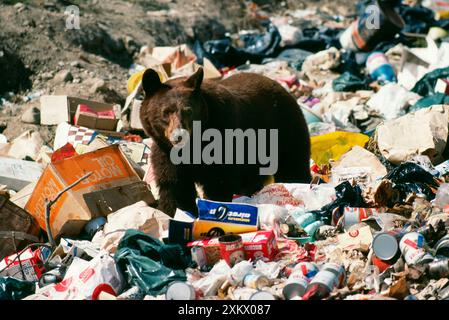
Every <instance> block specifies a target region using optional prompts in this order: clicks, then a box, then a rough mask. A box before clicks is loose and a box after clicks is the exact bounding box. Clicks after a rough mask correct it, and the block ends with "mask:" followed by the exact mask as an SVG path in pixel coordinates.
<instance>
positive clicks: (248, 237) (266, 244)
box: [187, 230, 278, 266]
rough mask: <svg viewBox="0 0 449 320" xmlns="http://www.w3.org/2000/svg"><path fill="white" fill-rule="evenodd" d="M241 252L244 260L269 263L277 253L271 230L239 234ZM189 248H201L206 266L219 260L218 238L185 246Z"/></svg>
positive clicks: (274, 238)
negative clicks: (259, 260) (243, 253)
mask: <svg viewBox="0 0 449 320" xmlns="http://www.w3.org/2000/svg"><path fill="white" fill-rule="evenodd" d="M240 236H241V237H242V241H243V250H244V251H245V255H246V259H248V260H249V259H251V260H253V261H254V260H255V259H262V260H264V261H271V260H273V258H274V257H275V255H276V254H277V253H278V246H277V241H276V237H275V235H274V232H273V231H272V230H270V231H257V232H249V233H241V234H240ZM187 246H188V247H189V248H194V247H197V248H202V249H201V250H202V252H201V255H202V256H204V258H205V260H206V263H205V264H207V265H210V266H211V265H214V264H215V263H217V262H218V261H219V260H220V259H221V256H220V243H219V241H218V238H212V239H204V240H196V241H192V242H189V243H188V244H187Z"/></svg>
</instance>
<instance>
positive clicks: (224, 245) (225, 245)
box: [218, 234, 245, 267]
mask: <svg viewBox="0 0 449 320" xmlns="http://www.w3.org/2000/svg"><path fill="white" fill-rule="evenodd" d="M218 242H219V243H220V254H221V257H222V258H223V259H224V260H225V261H226V262H227V263H228V264H229V265H230V266H231V267H233V266H234V265H235V264H236V263H238V262H240V261H243V260H245V251H244V250H243V241H242V237H241V236H239V235H237V234H228V235H224V236H221V237H220V238H218Z"/></svg>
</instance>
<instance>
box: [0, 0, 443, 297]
mask: <svg viewBox="0 0 449 320" xmlns="http://www.w3.org/2000/svg"><path fill="white" fill-rule="evenodd" d="M443 2H444V1H443ZM443 2H436V1H428V3H427V4H426V3H424V4H423V5H406V4H403V3H400V2H399V1H381V0H379V1H363V2H361V3H360V4H359V6H358V13H359V16H358V18H357V19H356V20H355V21H354V20H351V19H344V18H343V17H339V16H335V17H330V16H324V15H320V14H319V13H318V12H316V11H313V10H295V11H286V12H285V14H284V15H282V16H271V17H270V16H269V15H268V14H267V13H266V12H264V11H262V10H261V9H260V8H258V7H257V6H255V5H254V4H253V5H251V6H250V7H249V10H250V12H251V13H252V17H253V19H254V20H256V21H258V23H260V29H259V30H245V31H241V32H240V33H239V34H235V35H230V36H229V37H227V38H223V39H218V40H210V41H206V42H204V43H202V42H200V41H197V42H196V43H195V45H194V46H191V47H189V46H188V45H178V46H175V47H149V46H145V47H142V48H141V50H140V54H139V55H138V57H137V60H136V61H135V63H134V64H133V66H132V68H131V69H130V79H129V81H128V84H127V90H128V93H129V96H128V98H127V99H126V102H125V104H124V105H116V104H110V103H104V102H97V101H92V100H87V99H83V98H79V97H72V96H55V95H45V96H42V97H40V104H41V105H40V111H39V110H32V111H30V114H29V117H30V118H33V121H34V122H37V123H40V125H42V126H57V127H56V133H55V136H54V139H53V140H54V143H53V145H52V146H50V145H47V144H46V143H45V142H44V140H43V139H42V137H41V136H40V135H39V134H38V133H37V132H33V131H26V132H24V133H23V134H21V135H20V136H19V137H17V138H15V139H13V140H12V141H8V140H7V139H6V137H5V136H3V135H0V185H2V186H1V187H0V259H1V260H0V299H13V300H15V299H28V300H38V299H94V300H95V299H100V300H130V299H131V300H140V299H147V300H153V299H176V300H177V299H186V300H195V299H220V300H229V299H232V300H247V299H251V300H275V299H286V300H294V299H296V300H311V299H347V300H371V299H401V300H402V299H407V300H430V299H441V300H444V299H448V298H449V234H448V230H449V229H448V226H449V222H448V221H449V160H448V159H449V153H448V150H447V149H448V148H447V146H448V143H447V142H448V136H449V79H448V78H449V56H448V55H449V46H448V43H449V32H448V30H449V19H447V18H448V17H449V14H448V12H447V11H445V10H444V8H440V7H438V6H440V5H441V3H443ZM441 6H442V5H441ZM373 10H374V12H375V13H377V14H378V18H379V19H378V20H376V19H374V23H376V21H377V23H378V25H377V26H375V27H374V28H370V27H369V23H368V22H369V21H368V18H369V14H371V13H372V12H373ZM311 26H313V27H311ZM315 26H316V27H315ZM200 66H202V67H203V68H204V70H205V77H206V78H209V79H220V78H226V77H229V76H230V75H232V74H235V73H239V72H255V73H260V74H263V75H265V76H267V77H269V78H272V79H274V80H276V81H278V82H279V83H280V84H281V85H283V86H284V88H285V89H286V90H287V91H289V92H290V93H291V94H292V95H294V96H295V97H296V98H297V102H298V107H299V108H301V109H302V111H303V113H304V115H305V117H306V120H307V124H308V126H309V131H310V133H311V136H312V137H311V145H312V156H311V157H312V160H311V165H310V170H311V172H312V173H313V176H314V179H313V182H312V183H311V184H299V183H298V184H295V183H282V181H276V182H275V183H272V184H269V185H267V186H265V187H264V188H263V189H262V190H260V191H258V192H257V193H256V194H254V195H252V196H251V197H245V196H241V195H235V197H234V198H233V199H232V202H218V201H213V200H214V199H202V198H198V199H197V208H198V216H193V215H192V214H191V213H189V212H185V211H182V210H179V209H178V210H177V211H176V214H175V216H174V217H170V216H168V215H166V214H165V213H164V212H161V211H159V210H157V209H155V208H156V204H157V199H158V190H157V184H156V182H155V179H154V174H153V169H152V166H151V162H150V155H151V147H152V143H153V142H152V140H151V139H145V138H144V136H145V135H144V134H143V131H142V124H141V122H140V119H139V112H140V111H139V110H140V105H141V103H142V99H143V92H142V88H141V79H142V75H143V72H144V71H145V70H146V69H147V68H152V69H154V70H155V71H157V72H158V74H159V76H160V78H161V81H166V80H168V79H172V78H174V77H179V76H187V75H190V74H192V73H194V72H195V71H196V70H197V69H198V68H199V67H200ZM61 81H64V79H62V78H61Z"/></svg>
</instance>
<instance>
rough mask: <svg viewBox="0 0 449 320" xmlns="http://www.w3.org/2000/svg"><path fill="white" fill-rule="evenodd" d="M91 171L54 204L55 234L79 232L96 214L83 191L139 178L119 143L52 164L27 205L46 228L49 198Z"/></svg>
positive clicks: (53, 221) (70, 234)
mask: <svg viewBox="0 0 449 320" xmlns="http://www.w3.org/2000/svg"><path fill="white" fill-rule="evenodd" d="M89 172H93V173H92V175H91V176H90V177H89V178H87V179H85V180H84V181H82V182H81V183H80V184H78V185H77V186H75V187H74V188H72V189H71V190H69V191H67V192H66V193H64V195H63V196H62V197H61V198H59V200H58V202H57V203H55V204H54V205H53V206H52V209H51V215H50V226H51V230H52V232H53V235H54V237H58V236H60V235H64V236H76V235H78V234H79V233H80V232H81V230H82V228H83V227H84V225H85V224H86V222H87V221H89V220H91V219H92V218H96V216H94V215H92V213H91V212H90V211H89V209H88V207H87V205H86V202H85V201H84V198H83V195H84V194H86V193H90V192H93V191H99V190H105V189H110V188H113V187H117V186H123V185H126V184H130V183H133V182H137V181H140V178H139V176H138V175H137V173H136V172H135V171H134V169H133V168H132V166H131V165H130V164H129V162H128V160H127V158H126V156H125V155H124V154H123V153H122V151H121V150H120V148H119V146H118V145H112V146H109V147H106V148H103V149H99V150H96V151H93V152H89V153H85V154H82V155H79V156H75V157H72V158H69V159H65V160H61V161H57V162H54V163H52V164H49V165H48V166H47V168H46V169H45V171H44V173H43V174H42V176H41V177H40V179H39V181H38V182H37V185H36V188H35V189H34V192H33V194H32V195H31V198H30V199H29V201H28V202H27V204H26V206H25V209H26V210H27V211H28V212H29V213H30V214H31V215H32V216H33V217H34V218H35V219H36V220H37V222H38V223H39V225H40V227H41V228H42V229H44V230H45V203H46V199H53V198H54V197H55V196H56V194H58V192H60V191H61V190H62V189H64V188H66V187H67V186H69V185H71V184H72V183H74V182H75V181H77V180H78V179H79V178H81V177H83V176H84V175H86V174H87V173H89Z"/></svg>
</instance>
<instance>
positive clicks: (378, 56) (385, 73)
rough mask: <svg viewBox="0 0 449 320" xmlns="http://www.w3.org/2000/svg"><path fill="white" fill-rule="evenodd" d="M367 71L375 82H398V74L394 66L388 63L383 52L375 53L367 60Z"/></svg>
mask: <svg viewBox="0 0 449 320" xmlns="http://www.w3.org/2000/svg"><path fill="white" fill-rule="evenodd" d="M366 69H367V70H368V73H369V75H370V76H371V78H373V79H374V80H377V81H380V82H396V81H397V80H396V74H395V72H394V69H393V66H392V65H391V64H390V62H388V59H387V56H386V55H385V54H384V53H383V52H377V51H375V52H373V53H371V54H370V55H369V56H368V59H367V60H366Z"/></svg>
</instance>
